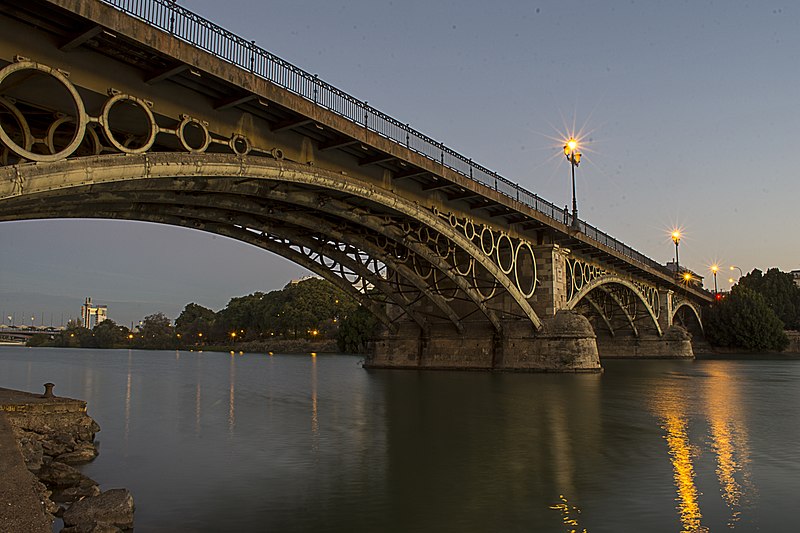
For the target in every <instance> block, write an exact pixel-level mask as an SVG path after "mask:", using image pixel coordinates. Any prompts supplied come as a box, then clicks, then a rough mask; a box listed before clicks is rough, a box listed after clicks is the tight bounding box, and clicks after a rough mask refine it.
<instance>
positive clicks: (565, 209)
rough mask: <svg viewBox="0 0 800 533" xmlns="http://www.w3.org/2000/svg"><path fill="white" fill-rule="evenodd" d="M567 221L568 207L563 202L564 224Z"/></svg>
mask: <svg viewBox="0 0 800 533" xmlns="http://www.w3.org/2000/svg"><path fill="white" fill-rule="evenodd" d="M568 223H569V209H568V207H567V204H564V225H566V224H568Z"/></svg>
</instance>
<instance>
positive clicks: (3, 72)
mask: <svg viewBox="0 0 800 533" xmlns="http://www.w3.org/2000/svg"><path fill="white" fill-rule="evenodd" d="M14 59H15V62H14V63H11V64H9V65H7V66H5V67H4V68H2V69H0V87H2V85H3V82H4V81H6V80H7V79H8V78H9V77H10V76H12V75H14V74H16V73H19V72H23V71H34V72H36V73H40V74H42V75H45V76H49V77H50V78H52V79H53V80H54V81H55V82H56V83H57V84H58V85H60V86H61V87H62V88H63V89H64V90H66V93H67V95H68V97H69V100H71V103H72V107H73V109H72V111H71V113H68V114H62V113H57V114H55V116H54V120H53V122H51V123H50V125H49V126H48V127H47V128H46V130H45V136H44V137H41V138H39V137H36V136H35V135H34V133H33V132H32V130H31V126H30V124H29V122H28V120H27V119H26V118H25V114H24V113H23V112H22V111H20V109H19V107H18V106H17V104H18V103H19V102H18V101H17V100H15V99H14V98H10V97H8V96H0V108H4V109H5V110H7V111H8V112H9V114H10V115H11V117H12V119H13V121H14V122H16V123H17V127H18V128H19V132H18V134H16V135H13V136H12V134H10V133H9V132H8V131H6V127H5V126H3V124H0V144H2V147H3V150H2V152H0V159H2V161H0V162H2V164H4V165H5V164H8V163H9V161H8V156H9V153H13V154H15V155H16V156H17V157H19V158H22V159H24V160H28V161H35V162H42V163H50V162H54V161H60V160H62V159H66V158H67V157H69V156H71V155H73V154H75V153H76V152H77V151H78V149H79V148H80V147H81V146H82V145H83V144H84V143H88V153H89V154H91V155H99V154H100V153H102V152H104V151H112V152H113V151H116V152H121V153H124V154H141V153H145V152H147V151H148V150H150V149H151V148H152V147H153V144H155V142H156V137H157V136H158V135H160V134H165V135H174V136H175V137H177V141H178V144H179V145H180V146H181V147H182V148H183V149H184V150H186V151H187V152H190V153H203V152H205V151H206V150H208V148H209V146H210V145H211V144H217V145H220V146H224V147H227V148H228V149H229V150H230V151H231V152H233V153H234V154H235V155H238V156H245V155H247V154H249V153H250V152H251V151H257V152H259V153H261V154H264V155H268V156H270V157H272V158H273V159H277V160H281V159H283V151H281V149H280V148H260V147H255V146H253V144H252V143H251V141H250V139H248V138H247V136H245V135H244V134H242V133H240V132H234V133H232V134H230V135H228V136H225V137H221V136H217V135H216V134H213V133H212V132H210V131H209V129H208V123H207V122H205V121H202V120H199V119H196V118H193V117H191V116H189V115H186V114H181V116H180V117H179V118H178V119H177V122H178V124H177V126H176V127H174V128H170V127H164V126H160V125H159V124H158V119H157V118H156V115H155V114H154V113H153V110H152V107H153V104H152V102H149V101H147V100H144V99H143V98H140V97H138V96H135V95H131V94H126V93H123V92H120V91H118V90H116V89H113V88H111V89H109V90H108V95H109V96H108V98H107V99H106V100H105V102H103V105H102V108H101V109H100V111H99V114H98V116H92V115H90V114H88V113H87V112H86V106H85V104H84V102H83V99H82V98H81V95H80V94H79V93H78V90H77V88H76V87H75V85H74V84H73V83H72V82H71V81H70V80H69V74H68V73H66V72H63V71H61V70H59V69H57V68H54V67H51V66H48V65H44V64H42V63H37V62H35V61H30V60H28V59H25V58H22V57H20V56H17V57H15V58H14ZM122 104H128V105H131V106H134V107H136V108H137V109H138V110H139V111H140V112H141V113H142V115H143V119H144V120H143V121H144V123H145V127H144V132H142V133H138V134H133V133H128V134H127V136H126V137H125V138H121V136H120V132H119V131H115V130H114V128H113V124H112V123H113V122H114V119H113V116H112V115H113V114H112V109H114V108H115V106H119V105H122ZM65 124H72V125H74V132H73V134H72V137H71V138H70V139H69V141H68V142H67V143H66V145H65V146H64V147H63V148H62V149H60V150H58V149H57V147H56V136H57V131H58V129H59V128H61V127H62V126H64V125H65ZM94 125H97V126H99V128H100V129H102V131H103V138H104V139H105V141H106V142H107V144H108V146H104V145H103V143H102V142H101V140H100V137H99V136H98V134H97V132H96V131H95V128H94V127H93V126H94ZM189 129H194V130H196V131H199V133H200V139H194V140H190V139H189V138H188V137H189V136H188V135H187V133H188V130H189ZM14 137H16V138H14ZM135 140H136V141H138V142H137V143H136V145H132V143H133V141H135ZM36 145H43V146H45V147H46V151H47V152H49V153H37V152H35V151H34V147H35V146H36ZM82 151H83V150H82ZM84 155H85V154H84Z"/></svg>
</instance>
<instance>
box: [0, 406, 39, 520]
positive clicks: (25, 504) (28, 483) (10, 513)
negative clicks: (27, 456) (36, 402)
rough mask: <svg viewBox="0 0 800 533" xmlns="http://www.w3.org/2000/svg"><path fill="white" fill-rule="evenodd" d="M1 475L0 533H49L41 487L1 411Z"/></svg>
mask: <svg viewBox="0 0 800 533" xmlns="http://www.w3.org/2000/svg"><path fill="white" fill-rule="evenodd" d="M0 392H2V391H0ZM0 472H2V475H1V476H0V531H4V532H15V531H19V532H23V531H25V532H30V533H50V531H51V525H50V524H51V521H50V518H49V516H48V514H47V510H46V506H45V505H44V503H43V502H42V500H41V494H40V493H41V489H42V487H39V485H41V484H40V483H39V480H38V479H37V478H36V476H34V475H33V474H32V473H31V471H30V470H28V468H27V467H26V466H25V461H24V460H23V459H22V451H21V450H20V447H19V444H18V443H17V439H16V437H15V436H14V432H13V430H12V429H11V425H10V424H9V422H8V418H7V417H6V414H5V413H4V412H3V411H2V410H0Z"/></svg>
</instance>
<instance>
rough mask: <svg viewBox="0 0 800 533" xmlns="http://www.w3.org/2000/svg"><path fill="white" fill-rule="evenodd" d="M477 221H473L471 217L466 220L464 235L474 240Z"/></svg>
mask: <svg viewBox="0 0 800 533" xmlns="http://www.w3.org/2000/svg"><path fill="white" fill-rule="evenodd" d="M475 235H476V233H475V223H473V222H472V221H471V220H470V219H466V220H465V221H464V236H465V237H466V238H467V239H469V240H472V239H474V238H475Z"/></svg>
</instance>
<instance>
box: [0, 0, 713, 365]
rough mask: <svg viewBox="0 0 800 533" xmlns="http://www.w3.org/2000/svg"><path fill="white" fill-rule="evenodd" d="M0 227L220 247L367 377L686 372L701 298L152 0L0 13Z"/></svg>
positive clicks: (162, 0)
mask: <svg viewBox="0 0 800 533" xmlns="http://www.w3.org/2000/svg"><path fill="white" fill-rule="evenodd" d="M0 17H1V18H0V20H2V28H3V31H2V32H0V67H2V68H0V145H2V152H0V164H1V165H2V168H0V221H14V220H25V219H52V218H67V217H78V218H103V219H124V220H140V221H149V222H156V223H161V224H172V225H177V226H183V227H187V228H194V229H197V230H202V231H206V232H211V233H215V234H219V235H224V236H227V237H231V238H234V239H238V240H240V241H243V242H246V243H249V244H252V245H254V246H258V247H260V248H262V249H264V250H267V251H270V252H273V253H276V254H279V255H281V256H283V257H285V258H287V259H289V260H291V261H294V262H296V263H297V264H299V265H302V266H304V267H305V268H307V269H308V270H310V271H312V272H314V273H316V274H318V275H320V276H322V277H324V278H325V279H328V280H330V281H331V282H332V283H334V284H335V285H336V286H338V287H340V288H341V289H343V290H345V291H347V292H348V293H349V294H351V295H352V296H353V297H354V298H356V299H357V300H358V301H359V302H360V303H361V304H362V305H363V306H364V307H366V308H367V309H369V310H370V311H371V312H372V313H373V314H374V315H375V316H376V317H377V318H378V319H379V321H380V322H381V324H382V329H381V332H380V334H379V336H378V337H377V338H376V339H375V342H374V347H373V351H372V353H371V354H370V356H369V357H368V358H367V365H368V366H371V367H376V368H377V367H406V368H480V369H514V370H563V371H598V370H599V369H600V357H603V356H612V355H613V356H631V357H637V356H660V357H692V347H691V340H690V339H691V335H692V334H694V335H695V336H697V335H702V320H701V318H702V307H703V306H704V305H705V304H707V303H709V302H710V301H711V295H710V294H709V293H707V292H706V291H703V290H702V289H700V288H698V287H696V286H693V285H686V284H684V283H681V282H679V281H678V280H676V279H675V277H674V274H673V273H672V272H670V271H669V270H667V269H666V268H665V267H663V266H662V265H660V264H659V263H657V262H656V261H653V260H652V259H649V258H648V257H646V256H644V255H643V254H641V253H639V252H637V251H636V250H634V249H633V248H631V247H630V246H628V245H626V244H624V243H622V242H620V241H619V240H617V239H615V238H612V237H611V236H609V235H607V234H606V233H604V232H602V231H600V230H599V229H597V228H595V227H594V226H592V225H590V224H589V223H587V222H586V221H584V220H577V221H571V220H570V219H569V214H568V213H565V212H564V210H563V209H561V208H559V207H557V206H555V205H553V204H552V203H550V202H548V201H546V200H544V199H542V198H540V197H538V196H537V195H536V194H534V193H532V192H530V191H528V190H525V189H524V188H522V187H520V186H518V185H516V184H514V183H512V182H511V181H509V180H507V179H505V178H503V177H502V176H499V175H498V174H496V173H495V172H492V171H491V170H489V169H487V168H486V167H484V166H482V165H479V164H477V163H475V162H473V161H472V160H471V159H469V158H467V157H465V156H463V155H461V154H459V153H458V152H456V151H454V150H452V149H450V148H448V147H446V146H445V145H444V144H442V143H441V142H438V141H436V140H434V139H431V138H430V137H428V136H426V135H424V134H423V133H420V132H418V131H416V130H414V129H413V128H410V127H409V126H408V125H407V124H404V123H403V122H401V121H399V120H396V119H394V118H392V117H389V116H388V115H386V114H384V113H381V112H380V111H379V110H377V109H375V108H373V107H372V106H369V105H368V104H367V103H366V102H362V101H359V100H358V99H356V98H354V97H352V96H350V95H349V94H347V93H346V92H344V91H342V90H340V89H337V88H336V87H333V86H331V85H330V84H327V83H325V82H324V81H322V80H320V79H319V78H318V77H317V76H315V75H312V74H309V73H307V72H305V71H303V70H302V69H300V68H298V67H296V66H294V65H292V64H290V63H288V62H286V61H284V60H282V59H280V58H278V57H276V56H275V55H273V54H271V53H269V52H268V51H266V50H264V49H262V48H260V47H258V46H256V45H255V43H254V42H252V41H248V40H246V39H243V38H241V37H238V36H236V35H234V34H232V33H230V32H228V31H226V30H224V29H222V28H220V27H218V26H217V25H215V24H213V23H212V22H210V21H208V20H206V19H204V18H202V17H200V16H198V15H196V14H194V13H192V12H191V11H189V10H187V9H185V8H183V7H181V6H178V5H176V4H175V3H174V2H171V1H168V0H83V1H81V2H74V1H72V0H26V2H18V1H13V0H0Z"/></svg>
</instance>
